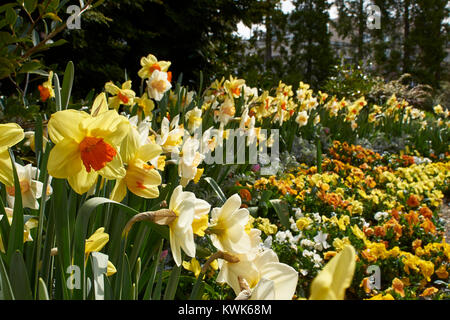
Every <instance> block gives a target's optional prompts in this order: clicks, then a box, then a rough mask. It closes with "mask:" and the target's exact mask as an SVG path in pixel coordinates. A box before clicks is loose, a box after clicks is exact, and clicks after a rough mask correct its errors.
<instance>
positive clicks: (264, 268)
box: [217, 249, 298, 300]
mask: <svg viewBox="0 0 450 320" xmlns="http://www.w3.org/2000/svg"><path fill="white" fill-rule="evenodd" d="M217 281H218V282H219V283H227V284H228V285H229V286H230V287H231V288H233V290H234V292H235V293H236V295H239V293H241V291H242V289H243V288H242V283H245V284H246V285H248V289H249V291H250V297H249V300H289V299H292V296H293V295H294V293H295V289H296V287H297V281H298V273H297V271H295V270H294V269H293V268H292V267H290V266H288V265H287V264H284V263H280V262H279V260H278V256H277V255H276V253H275V252H274V251H272V250H270V249H268V250H262V251H259V252H258V254H257V255H256V256H255V257H254V258H253V259H245V256H242V255H239V262H237V263H230V262H226V261H225V262H224V263H223V264H222V267H221V269H220V272H219V275H218V276H217Z"/></svg>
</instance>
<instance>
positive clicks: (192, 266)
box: [182, 258, 202, 278]
mask: <svg viewBox="0 0 450 320" xmlns="http://www.w3.org/2000/svg"><path fill="white" fill-rule="evenodd" d="M182 265H183V268H185V269H186V270H188V271H192V272H193V273H194V275H195V277H196V278H198V276H199V275H200V272H201V270H202V268H201V266H200V262H198V260H197V259H195V258H192V259H191V261H190V262H187V261H183V263H182Z"/></svg>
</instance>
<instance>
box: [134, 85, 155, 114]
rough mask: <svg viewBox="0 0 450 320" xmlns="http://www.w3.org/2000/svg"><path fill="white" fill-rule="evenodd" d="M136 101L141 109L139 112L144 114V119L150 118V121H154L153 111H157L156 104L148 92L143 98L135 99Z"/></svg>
mask: <svg viewBox="0 0 450 320" xmlns="http://www.w3.org/2000/svg"><path fill="white" fill-rule="evenodd" d="M134 101H135V102H136V103H137V105H138V107H139V109H138V112H143V113H144V117H145V118H146V117H148V118H149V119H150V120H152V119H153V114H152V111H153V109H155V103H154V102H153V100H152V99H149V98H148V95H147V92H145V93H144V94H143V95H142V97H140V98H135V99H134Z"/></svg>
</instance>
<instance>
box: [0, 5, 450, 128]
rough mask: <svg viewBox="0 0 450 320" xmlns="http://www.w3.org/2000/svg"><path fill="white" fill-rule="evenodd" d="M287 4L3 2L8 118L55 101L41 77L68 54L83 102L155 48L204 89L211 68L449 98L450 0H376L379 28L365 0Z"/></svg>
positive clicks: (341, 89)
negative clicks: (243, 31)
mask: <svg viewBox="0 0 450 320" xmlns="http://www.w3.org/2000/svg"><path fill="white" fill-rule="evenodd" d="M286 1H287V0H239V1H236V0H195V1H194V0H186V1H173V0H167V1H161V0H136V1H131V0H122V1H112V0H105V1H104V0H101V1H74V0H73V1H70V0H62V1H59V0H27V1H15V2H14V1H10V2H8V3H5V4H3V5H1V6H0V19H1V20H0V21H1V22H0V121H1V122H4V121H6V119H10V120H11V119H12V120H14V121H19V120H20V119H27V118H32V117H33V116H34V114H35V113H36V112H38V111H46V109H51V108H52V106H51V103H50V104H48V103H45V104H43V103H42V102H40V101H39V92H38V91H37V90H36V89H37V84H39V83H42V81H44V80H45V77H46V76H47V72H48V71H49V70H53V71H55V72H56V73H57V74H62V73H63V72H64V69H65V67H66V64H67V62H68V61H73V62H74V64H75V66H76V73H77V74H76V76H75V80H74V81H75V82H74V87H73V88H74V89H73V92H72V97H73V101H79V100H80V99H81V103H82V101H83V99H85V98H86V97H87V96H88V95H89V93H90V91H91V90H93V89H94V90H95V91H96V92H98V91H100V90H102V88H103V85H104V83H105V82H108V81H115V82H123V81H124V80H125V79H131V80H133V81H134V82H135V83H136V84H135V85H138V84H139V82H140V79H139V78H138V76H137V71H138V70H139V68H140V66H139V64H137V63H136V61H139V59H140V58H141V57H143V56H146V55H147V54H148V53H152V54H154V55H156V56H157V57H158V58H159V59H160V60H169V61H171V62H172V66H171V70H172V72H173V75H174V79H175V80H176V79H178V78H179V77H180V75H182V76H183V81H182V82H183V84H184V85H186V86H188V87H190V88H192V89H197V88H198V86H199V81H200V70H201V71H202V74H203V77H204V83H210V82H211V81H213V80H214V79H215V78H219V79H220V78H221V77H222V76H225V77H228V75H230V74H233V75H235V76H238V77H241V78H244V79H246V81H247V84H248V85H250V86H256V87H259V88H261V89H270V88H273V87H275V86H276V85H277V84H278V82H279V81H280V80H283V82H285V83H287V84H292V85H295V86H296V85H297V84H298V82H299V81H303V82H306V83H309V84H310V85H311V87H312V88H313V89H315V90H322V91H325V92H327V93H329V94H333V95H334V94H335V95H337V96H347V97H354V96H357V95H366V96H368V98H369V99H372V98H373V99H374V100H377V99H379V98H381V97H384V96H386V95H389V94H392V93H395V94H396V95H398V96H400V97H404V98H405V99H407V100H408V101H409V102H412V103H414V104H415V106H417V107H419V108H423V109H427V110H429V109H430V108H431V106H432V105H433V104H436V103H441V104H442V105H443V106H444V107H446V106H448V105H449V95H448V86H449V84H448V83H449V82H448V79H449V78H450V73H449V63H448V58H446V57H447V53H448V39H449V32H448V31H449V24H448V14H449V8H448V5H447V3H448V2H447V1H445V0H430V1H419V0H389V1H373V4H376V5H378V6H379V7H380V9H381V21H380V22H381V28H380V29H370V28H369V27H368V25H367V20H368V18H369V16H368V12H367V10H366V5H367V2H366V1H363V0H350V1H342V0H333V1H327V0H317V1H312V0H293V1H290V2H291V10H289V11H286V10H283V9H282V4H285V3H286ZM88 4H90V5H91V6H90V7H89V10H86V11H85V12H83V13H82V18H81V29H79V30H77V29H72V30H69V29H67V28H66V25H65V24H66V22H67V19H68V17H69V16H70V14H69V13H67V11H66V10H67V8H68V6H70V5H78V6H80V7H83V6H87V5H88ZM331 7H333V8H334V9H335V12H336V17H334V18H332V17H331V16H330V8H331ZM240 22H241V23H243V24H244V25H245V26H248V27H252V26H253V28H252V30H253V32H252V34H251V37H250V38H249V39H243V38H241V37H240V36H239V35H238V34H237V30H238V28H237V26H238V23H240ZM255 26H257V27H255ZM336 39H340V40H339V41H340V42H339V43H337V42H336ZM342 44H344V45H345V48H341V47H339V46H342ZM49 49H50V50H49ZM344 49H345V50H344ZM417 87H419V88H418V89H417ZM418 93H420V94H418Z"/></svg>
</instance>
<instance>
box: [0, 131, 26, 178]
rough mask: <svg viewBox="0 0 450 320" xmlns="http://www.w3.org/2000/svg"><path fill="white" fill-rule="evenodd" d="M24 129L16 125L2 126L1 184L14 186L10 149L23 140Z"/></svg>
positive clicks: (0, 146) (0, 148)
mask: <svg viewBox="0 0 450 320" xmlns="http://www.w3.org/2000/svg"><path fill="white" fill-rule="evenodd" d="M24 137H25V134H24V132H23V129H22V128H21V127H20V126H19V125H18V124H16V123H6V124H0V182H1V183H3V184H4V185H6V186H13V185H14V175H13V170H12V164H11V158H10V156H9V152H8V148H9V147H12V146H13V145H15V144H17V143H19V142H20V141H22V140H23V138H24Z"/></svg>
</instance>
